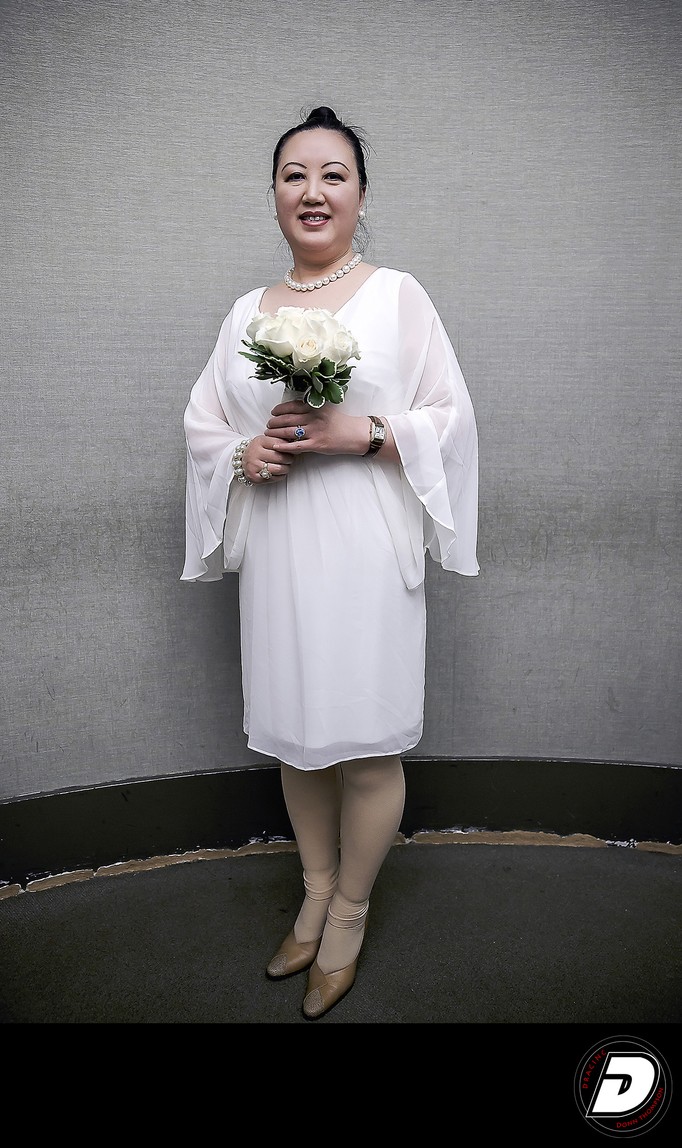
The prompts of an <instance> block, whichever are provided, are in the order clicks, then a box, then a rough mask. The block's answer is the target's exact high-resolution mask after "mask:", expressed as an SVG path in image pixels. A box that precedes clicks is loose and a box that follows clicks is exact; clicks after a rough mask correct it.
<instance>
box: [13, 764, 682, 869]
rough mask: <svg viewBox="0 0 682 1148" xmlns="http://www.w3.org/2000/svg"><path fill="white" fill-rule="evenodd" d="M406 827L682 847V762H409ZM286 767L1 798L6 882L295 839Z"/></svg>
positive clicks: (406, 829)
mask: <svg viewBox="0 0 682 1148" xmlns="http://www.w3.org/2000/svg"><path fill="white" fill-rule="evenodd" d="M404 764H405V775H406V781H407V797H406V803H405V813H404V817H403V821H402V823H401V826H400V828H401V832H402V833H403V834H404V836H405V837H407V838H410V837H413V836H414V835H415V834H416V833H419V832H420V831H425V832H438V831H444V830H450V831H456V830H465V831H469V832H475V831H481V830H483V831H488V832H509V831H515V830H521V831H525V832H530V833H550V834H558V835H559V836H562V837H565V836H571V835H574V834H586V835H589V836H592V837H596V838H598V839H600V840H603V841H606V842H609V843H616V844H627V845H634V844H636V843H639V842H660V843H667V844H670V845H680V844H682V769H681V768H677V767H674V766H663V765H632V764H620V763H613V762H582V761H546V760H543V761H538V760H509V759H492V760H489V759H486V760H466V761H453V760H451V759H428V760H423V759H417V758H414V759H413V758H406V759H405V762H404ZM292 839H293V834H292V830H291V825H290V822H289V818H288V815H287V812H286V807H285V805H284V801H283V798H282V793H281V788H280V779H279V768H278V767H277V766H270V767H258V768H248V769H236V770H234V769H233V770H223V771H221V772H219V773H210V774H190V775H182V776H178V777H166V778H159V779H154V780H149V781H131V782H126V783H121V784H117V785H106V786H100V787H97V788H94V789H87V790H69V791H67V792H62V793H51V794H41V795H37V796H33V797H29V798H19V799H16V800H12V801H7V802H4V803H0V889H1V888H2V887H4V886H7V885H14V884H20V885H22V886H25V885H26V884H27V883H28V882H30V881H33V880H36V879H38V878H43V877H48V876H52V875H57V874H62V873H70V872H75V871H79V870H84V869H85V870H89V869H94V870H96V869H99V868H101V867H102V866H105V865H114V864H117V863H123V862H128V861H134V860H145V859H149V858H152V857H163V856H169V855H174V854H184V853H190V852H193V851H196V850H201V849H239V848H241V847H242V846H244V845H247V844H249V843H250V842H254V841H257V842H265V843H267V842H270V841H275V840H284V841H291V840H292Z"/></svg>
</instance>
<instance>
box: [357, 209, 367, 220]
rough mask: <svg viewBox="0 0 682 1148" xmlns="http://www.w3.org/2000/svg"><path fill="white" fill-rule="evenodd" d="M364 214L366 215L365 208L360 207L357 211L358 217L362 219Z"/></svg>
mask: <svg viewBox="0 0 682 1148" xmlns="http://www.w3.org/2000/svg"><path fill="white" fill-rule="evenodd" d="M365 215H366V212H365V209H364V207H361V208H360V210H359V212H358V219H364V218H365Z"/></svg>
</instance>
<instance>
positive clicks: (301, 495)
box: [182, 107, 478, 1019]
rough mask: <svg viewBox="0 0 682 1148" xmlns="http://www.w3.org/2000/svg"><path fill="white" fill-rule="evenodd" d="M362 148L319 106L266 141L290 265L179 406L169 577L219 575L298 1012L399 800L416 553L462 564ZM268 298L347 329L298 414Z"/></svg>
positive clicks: (426, 322)
mask: <svg viewBox="0 0 682 1148" xmlns="http://www.w3.org/2000/svg"><path fill="white" fill-rule="evenodd" d="M365 155H366V145H365V143H364V140H363V138H362V135H361V133H359V132H358V130H357V129H353V128H351V127H350V126H348V125H346V124H344V123H342V122H341V121H340V120H339V119H338V118H337V117H336V115H335V113H334V112H332V111H331V110H330V109H329V108H324V107H323V108H316V109H315V110H314V111H313V112H311V113H310V115H309V116H308V118H307V119H306V120H304V121H302V122H301V123H300V124H298V125H296V126H295V127H293V128H291V129H290V130H289V131H288V132H286V133H285V134H284V135H283V136H282V138H281V139H280V140H279V142H278V143H277V146H276V148H275V152H274V156H273V189H274V199H275V209H276V213H277V220H278V223H279V226H280V228H281V230H282V233H283V235H284V237H285V238H286V240H287V242H288V244H289V247H290V249H291V252H292V256H293V267H292V268H291V271H290V272H289V273H288V274H287V276H286V277H285V280H284V281H283V282H282V283H278V284H276V285H275V286H272V287H268V288H265V287H259V288H257V289H256V290H254V291H251V292H249V293H247V294H246V295H244V296H242V297H241V298H240V299H238V300H237V301H236V302H235V303H234V305H233V307H232V309H231V311H230V313H229V314H228V316H227V318H226V319H225V320H224V322H223V324H222V327H221V330H220V333H219V336H218V339H217V342H216V345H215V348H214V350H213V352H212V354H211V356H210V358H209V361H208V363H207V364H206V367H205V368H204V370H203V372H202V374H201V375H200V377H199V379H198V380H197V382H196V383H195V385H194V387H193V388H192V392H191V396H190V400H189V403H188V405H187V408H186V411H185V420H184V422H185V432H186V439H187V502H186V518H187V532H186V539H187V547H186V560H185V566H184V570H183V573H182V579H183V580H185V581H191V582H195V581H196V582H201V581H212V580H213V581H214V580H217V579H220V578H222V577H223V574H224V573H225V572H227V571H238V573H239V602H240V621H241V655H242V680H243V692H244V729H245V732H246V734H247V737H248V745H249V747H250V748H251V749H254V750H257V751H259V752H261V753H264V754H267V755H271V756H272V757H273V758H274V759H276V760H277V761H279V762H280V769H281V776H282V787H283V793H284V798H285V802H286V806H287V810H288V813H289V816H290V819H291V823H292V827H293V830H294V834H295V837H296V842H297V846H298V851H299V855H300V859H301V865H302V869H303V883H304V897H303V903H302V906H301V909H300V912H299V913H298V916H297V917H296V920H295V921H294V922H293V926H292V928H291V931H290V932H289V934H288V935H287V936H286V938H285V939H284V941H283V942H282V943H281V945H280V947H279V949H278V951H277V952H276V953H275V955H274V956H273V958H272V959H271V961H270V963H269V964H268V966H267V973H268V975H269V976H270V977H272V978H281V977H286V976H290V975H292V974H294V973H297V972H299V971H301V970H303V969H308V970H309V973H308V978H307V986H306V992H305V995H304V999H303V1013H304V1015H305V1016H306V1017H307V1018H309V1019H315V1018H317V1017H320V1016H322V1015H323V1014H324V1013H325V1012H327V1011H328V1010H329V1009H330V1008H331V1007H332V1006H333V1005H334V1004H336V1003H337V1002H338V1001H339V1000H340V999H341V998H342V997H343V996H344V995H345V993H347V992H348V990H349V989H350V988H351V987H352V985H353V983H354V981H355V976H356V969H357V963H358V955H359V953H360V949H361V946H362V941H363V937H364V931H365V920H366V916H367V910H368V906H369V897H370V893H371V890H372V887H373V885H374V882H375V880H376V878H377V875H378V873H379V870H380V868H381V865H382V863H383V861H384V859H385V857H386V854H387V853H388V850H389V849H390V847H391V845H392V844H393V843H394V841H395V838H396V834H397V832H398V829H399V826H400V822H401V819H402V815H403V808H404V800H405V784H404V775H403V767H402V761H401V754H403V753H405V752H406V751H408V750H410V749H412V748H413V747H414V746H415V745H416V744H417V742H418V741H419V739H420V737H421V735H422V723H423V709H424V668H425V636H426V616H425V595H424V565H425V554H426V553H428V554H430V556H431V557H432V558H433V559H434V560H436V561H437V562H439V563H440V564H441V565H442V567H443V568H444V569H446V570H453V571H456V572H458V573H460V574H463V575H466V576H473V575H476V574H477V573H478V564H477V560H476V531H477V514H478V487H477V483H478V446H477V433H476V423H475V418H474V412H473V408H472V404H471V399H470V396H469V393H468V390H467V387H466V384H465V381H464V378H463V376H462V373H461V370H460V368H459V365H458V362H457V359H456V357H455V353H454V350H453V348H452V345H451V343H450V340H449V338H448V336H447V334H446V332H445V329H444V327H443V324H442V322H441V320H440V318H439V316H438V314H437V312H436V310H435V308H434V306H433V304H432V302H431V300H430V299H429V297H428V295H427V293H426V292H425V291H424V289H423V287H421V285H420V284H419V283H418V282H417V281H416V280H415V279H414V278H413V277H412V276H411V275H410V274H409V273H406V272H402V271H397V270H394V269H392V268H386V267H374V266H370V265H368V264H367V263H364V262H362V259H361V255H360V253H359V252H356V251H354V239H355V235H356V231H357V230H358V221H359V220H361V219H362V218H363V217H364V208H363V203H364V201H365V194H366V190H367V173H366V168H365ZM284 306H296V307H306V308H310V307H313V308H323V309H325V310H327V311H329V312H330V313H332V314H333V315H335V316H336V318H337V319H338V320H339V321H340V322H341V323H343V325H344V326H345V327H347V328H348V329H349V330H350V332H351V333H352V335H353V336H354V338H355V340H356V342H357V345H358V348H359V351H360V358H359V361H358V362H357V363H356V364H355V366H354V368H353V371H352V375H351V379H350V382H349V385H348V389H347V392H346V394H345V398H344V400H343V402H342V403H340V404H332V403H330V402H326V403H325V404H324V405H323V406H322V407H320V408H313V407H311V406H309V405H308V404H307V403H305V402H303V401H301V400H294V401H291V400H290V399H287V398H286V396H285V395H284V394H283V391H282V388H281V385H280V386H278V387H273V386H272V385H271V384H270V383H269V382H268V381H265V380H263V379H257V378H255V377H254V367H253V363H251V362H249V360H248V359H247V358H245V357H243V355H242V354H241V352H242V351H243V350H244V340H245V339H246V328H247V326H248V325H249V323H251V322H252V321H253V320H254V318H255V317H256V316H257V315H259V314H263V313H266V314H274V313H275V312H276V311H277V310H278V308H280V307H284ZM282 399H284V400H285V401H282Z"/></svg>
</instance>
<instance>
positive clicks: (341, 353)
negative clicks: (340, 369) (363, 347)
mask: <svg viewBox="0 0 682 1148" xmlns="http://www.w3.org/2000/svg"><path fill="white" fill-rule="evenodd" d="M325 358H326V359H331V360H332V362H334V363H337V364H338V366H345V365H346V363H347V362H348V360H349V359H359V358H360V352H359V348H358V345H357V343H356V341H355V339H354V338H353V336H352V335H351V333H350V331H348V330H346V328H345V327H342V326H341V324H340V323H338V324H337V326H336V329H335V330H333V331H330V333H329V337H328V339H327V343H326V346H325Z"/></svg>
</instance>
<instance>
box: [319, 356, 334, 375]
mask: <svg viewBox="0 0 682 1148" xmlns="http://www.w3.org/2000/svg"><path fill="white" fill-rule="evenodd" d="M316 370H317V371H318V372H319V374H320V375H322V376H323V377H324V378H325V379H333V378H334V375H335V374H336V363H334V362H333V361H332V360H331V359H322V360H321V362H320V365H319V367H317V368H316Z"/></svg>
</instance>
